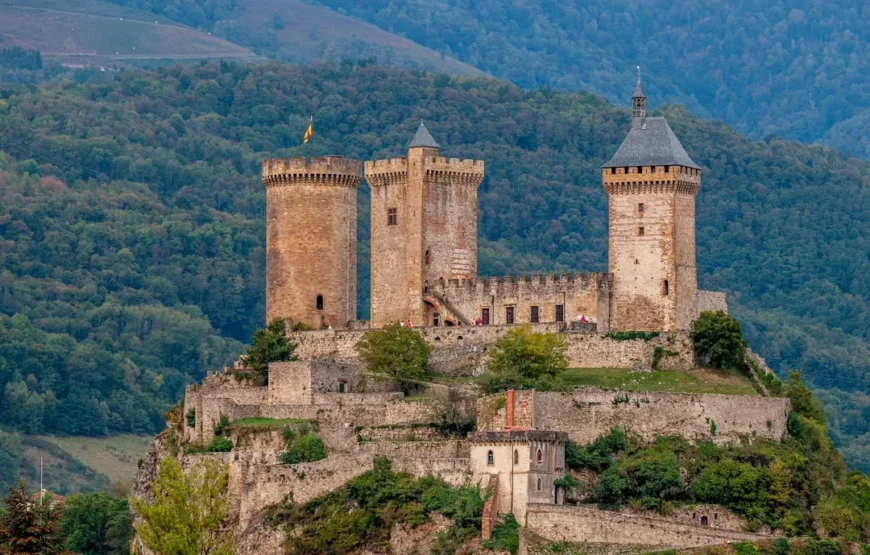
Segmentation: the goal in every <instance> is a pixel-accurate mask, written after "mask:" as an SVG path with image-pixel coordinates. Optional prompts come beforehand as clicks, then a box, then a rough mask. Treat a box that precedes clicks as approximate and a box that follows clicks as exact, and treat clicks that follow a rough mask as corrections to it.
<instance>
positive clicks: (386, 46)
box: [243, 0, 484, 75]
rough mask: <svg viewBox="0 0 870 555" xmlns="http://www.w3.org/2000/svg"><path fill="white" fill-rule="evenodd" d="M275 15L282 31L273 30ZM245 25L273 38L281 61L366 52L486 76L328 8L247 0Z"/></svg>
mask: <svg viewBox="0 0 870 555" xmlns="http://www.w3.org/2000/svg"><path fill="white" fill-rule="evenodd" d="M276 15H277V16H278V18H279V19H280V21H281V23H282V25H283V27H282V28H275V27H274V26H273V21H274V19H275V16H276ZM243 24H244V25H245V27H246V28H247V31H248V32H249V33H252V34H255V33H258V32H262V33H263V34H264V35H266V34H271V33H274V48H275V49H276V50H277V52H272V53H271V54H275V55H277V57H280V58H281V59H284V60H286V61H291V62H301V63H304V62H310V61H313V60H322V59H334V58H348V57H349V58H354V57H360V56H362V57H368V55H369V54H370V51H369V49H371V48H374V49H376V50H380V51H382V52H383V53H384V56H386V59H385V60H383V61H389V62H390V63H391V64H393V65H398V66H403V67H406V66H408V65H409V64H410V65H412V66H415V67H419V68H421V69H429V70H438V71H446V72H449V73H454V74H457V75H484V72H482V71H481V70H479V69H477V68H475V67H473V66H471V65H469V64H465V63H463V62H460V61H458V60H456V59H453V58H449V57H446V56H442V55H441V54H439V53H438V52H436V51H434V50H432V49H430V48H427V47H425V46H421V45H420V44H417V43H416V42H413V41H411V40H408V39H406V38H403V37H400V36H398V35H394V34H393V33H390V32H388V31H384V30H383V29H380V28H378V27H376V26H375V25H371V24H369V23H365V22H363V21H360V20H358V19H353V18H350V17H347V16H344V15H341V14H338V13H336V12H333V11H332V10H329V9H327V8H322V7H319V6H312V5H309V4H303V3H302V2H300V1H299V0H248V1H247V2H246V3H245V11H244V20H243Z"/></svg>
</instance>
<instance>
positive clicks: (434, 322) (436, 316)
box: [432, 312, 441, 328]
mask: <svg viewBox="0 0 870 555" xmlns="http://www.w3.org/2000/svg"><path fill="white" fill-rule="evenodd" d="M439 322H441V314H440V313H438V312H436V313H435V314H434V315H433V316H432V325H433V326H435V327H436V328H437V327H438V324H439Z"/></svg>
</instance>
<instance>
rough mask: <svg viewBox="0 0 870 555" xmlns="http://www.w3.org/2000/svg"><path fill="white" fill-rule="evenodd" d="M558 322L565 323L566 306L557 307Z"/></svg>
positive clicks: (559, 305) (558, 305)
mask: <svg viewBox="0 0 870 555" xmlns="http://www.w3.org/2000/svg"><path fill="white" fill-rule="evenodd" d="M556 321H557V322H564V321H565V305H563V304H557V305H556Z"/></svg>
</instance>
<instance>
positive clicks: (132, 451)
mask: <svg viewBox="0 0 870 555" xmlns="http://www.w3.org/2000/svg"><path fill="white" fill-rule="evenodd" d="M38 437H40V438H41V439H44V440H46V441H48V442H50V443H53V444H54V445H57V446H58V447H60V448H61V449H63V450H64V451H66V452H67V453H69V454H70V455H72V456H73V457H75V458H76V459H78V460H79V461H81V462H82V463H84V464H85V465H87V466H89V467H90V468H92V469H94V470H95V471H96V472H99V473H100V474H105V475H106V476H108V477H109V479H110V480H111V481H112V482H119V483H123V484H129V483H130V482H131V481H132V480H133V477H134V476H135V475H136V472H137V469H138V465H137V461H138V460H139V458H140V457H142V458H144V457H145V456H147V455H148V452H149V451H150V450H151V447H152V446H153V444H154V437H153V436H136V435H132V434H123V435H117V436H109V437H83V436H64V437H60V436H38Z"/></svg>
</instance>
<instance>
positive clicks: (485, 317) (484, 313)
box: [480, 308, 489, 326]
mask: <svg viewBox="0 0 870 555" xmlns="http://www.w3.org/2000/svg"><path fill="white" fill-rule="evenodd" d="M480 319H481V323H482V324H483V325H484V326H488V325H489V309H488V308H481V309H480Z"/></svg>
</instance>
